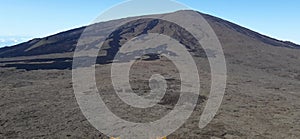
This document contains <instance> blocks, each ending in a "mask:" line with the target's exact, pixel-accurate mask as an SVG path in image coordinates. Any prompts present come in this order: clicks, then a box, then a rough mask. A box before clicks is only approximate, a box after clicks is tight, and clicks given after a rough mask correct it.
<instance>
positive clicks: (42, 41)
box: [0, 10, 300, 58]
mask: <svg viewBox="0 0 300 139" xmlns="http://www.w3.org/2000/svg"><path fill="white" fill-rule="evenodd" d="M180 12H186V13H188V12H191V13H198V14H200V15H202V16H203V17H204V18H205V19H206V20H207V21H208V23H209V24H210V25H211V26H214V25H212V24H219V25H221V26H223V27H226V28H228V29H230V30H232V31H234V32H238V33H240V34H243V35H245V36H247V37H249V38H252V39H254V40H257V41H260V42H263V43H265V44H268V45H272V46H276V47H287V48H295V49H299V48H300V45H298V44H295V43H292V42H289V41H282V40H278V39H275V38H272V37H268V36H266V35H263V34H260V33H258V32H255V31H252V30H250V29H247V28H245V27H242V26H240V25H237V24H235V23H232V22H229V21H227V20H224V19H221V18H218V17H215V16H211V15H208V14H204V13H201V12H198V11H192V10H182V11H176V12H173V13H166V14H177V13H180ZM166 14H156V16H161V15H166ZM148 16H150V15H145V16H137V17H127V18H121V19H115V20H111V21H105V22H98V23H95V24H91V25H89V26H100V28H101V30H100V31H102V30H105V28H106V27H112V26H114V25H117V24H118V23H120V22H121V21H126V20H130V19H138V18H147V17H148ZM86 27H88V26H83V27H79V28H74V29H71V30H67V31H63V32H60V33H57V34H54V35H50V36H47V37H44V38H36V39H32V40H30V41H28V42H24V43H21V44H17V45H14V46H9V47H3V48H0V58H9V57H19V56H36V55H45V54H55V53H68V52H74V50H75V48H76V44H77V40H78V39H79V38H80V36H81V33H82V32H83V31H84V29H85V28H86ZM213 29H214V28H213ZM214 30H215V29H214ZM218 37H219V36H218Z"/></svg>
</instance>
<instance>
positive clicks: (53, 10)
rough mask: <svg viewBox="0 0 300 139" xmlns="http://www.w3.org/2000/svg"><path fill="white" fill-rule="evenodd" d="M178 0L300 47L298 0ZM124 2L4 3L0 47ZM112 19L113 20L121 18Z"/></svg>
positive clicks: (43, 0) (74, 24)
mask: <svg viewBox="0 0 300 139" xmlns="http://www.w3.org/2000/svg"><path fill="white" fill-rule="evenodd" d="M141 1H147V0H141ZM161 1H163V0H161ZM177 1H178V2H180V3H183V4H185V5H187V6H189V7H191V8H192V9H195V10H198V11H200V12H203V13H207V14H210V15H214V16H217V17H220V18H223V19H226V20H229V21H231V22H234V23H237V24H239V25H242V26H244V27H247V28H249V29H252V30H254V31H258V32H260V33H262V34H265V35H268V36H271V37H274V38H277V39H280V40H288V41H292V42H296V43H298V44H300V35H299V34H300V27H299V25H300V24H299V23H300V8H299V7H300V1H298V0H290V1H286V0H285V1H284V0H247V1H246V0H230V1H225V0H222V1H212V0H177ZM121 2H124V0H89V1H84V0H1V1H0V19H1V22H0V47H1V45H2V46H3V45H7V44H8V43H9V40H10V42H11V43H9V44H15V43H19V42H22V41H24V40H28V39H31V38H36V37H45V36H48V35H52V34H54V33H58V32H61V31H64V30H68V29H72V28H75V27H80V26H84V25H88V24H89V23H91V22H92V21H93V20H95V19H96V18H97V17H98V16H99V15H100V14H101V13H103V12H104V11H106V10H107V9H109V8H111V7H112V6H114V5H117V4H119V3H121ZM162 5H163V3H162V4H161V5H160V6H162ZM137 7H139V6H137ZM149 7H151V6H149ZM152 7H156V6H152ZM166 9H168V8H167V7H166ZM170 9H171V8H170ZM139 14H147V13H143V12H141V13H139ZM112 16H113V17H110V18H114V17H116V18H118V16H115V15H112ZM103 20H105V19H103Z"/></svg>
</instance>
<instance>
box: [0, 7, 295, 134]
mask: <svg viewBox="0 0 300 139" xmlns="http://www.w3.org/2000/svg"><path fill="white" fill-rule="evenodd" d="M169 14H172V15H174V16H178V18H180V17H181V16H184V15H185V14H193V15H195V18H197V15H198V16H200V14H202V13H198V12H195V11H178V12H175V13H169ZM157 16H164V15H157ZM202 16H203V17H204V18H205V19H206V20H207V22H208V23H209V24H210V26H211V27H212V29H213V30H214V31H215V33H216V35H217V37H218V38H219V40H220V43H221V44H222V47H223V51H224V55H225V58H226V64H227V72H228V74H227V87H226V91H225V96H224V98H223V102H222V105H221V107H220V108H219V111H218V113H217V115H216V116H215V118H214V119H213V120H212V122H210V123H209V124H208V125H207V126H206V127H205V128H203V129H200V128H199V127H198V123H199V119H200V116H201V112H202V110H203V107H204V106H205V103H206V101H207V97H208V94H209V91H210V81H211V77H210V67H209V63H208V60H207V57H209V56H211V55H210V54H205V53H203V49H202V48H201V46H199V45H197V44H196V43H195V42H194V40H193V39H191V38H189V37H190V36H189V35H188V34H186V33H184V30H182V29H181V28H180V27H178V26H176V25H172V24H171V23H168V22H165V21H161V20H157V19H150V18H147V19H137V20H133V21H132V22H129V23H128V24H127V25H125V27H124V28H122V29H120V30H118V31H116V32H114V33H113V35H112V37H111V38H108V39H106V40H105V41H106V42H107V43H105V45H106V47H105V48H107V49H105V50H106V51H107V53H106V55H103V56H99V57H98V59H97V65H96V80H97V87H98V90H99V93H100V94H101V96H102V97H103V98H104V100H105V102H106V104H107V106H108V107H109V108H110V109H111V110H112V111H113V112H114V113H115V114H116V115H118V116H120V117H122V118H123V119H126V120H130V121H135V122H141V121H151V120H155V119H159V118H160V117H161V116H163V115H165V114H166V113H167V112H169V111H170V110H171V109H172V108H173V107H174V104H176V102H177V100H178V91H180V90H179V86H180V80H179V75H178V71H177V70H176V67H175V66H174V65H173V64H172V63H171V62H170V61H168V59H166V58H164V57H159V58H154V59H141V60H138V61H137V62H135V63H134V65H133V67H132V69H131V71H134V72H130V84H131V86H132V88H133V90H134V91H135V92H136V93H137V94H140V95H143V94H145V93H147V92H149V89H150V88H149V87H148V80H149V77H151V75H152V74H154V73H157V72H160V74H162V75H164V77H165V78H167V81H168V91H167V93H166V96H165V97H164V98H163V99H162V100H161V102H160V103H158V104H157V106H156V107H155V108H153V109H148V110H143V109H135V108H132V107H129V106H128V105H124V104H123V103H122V102H121V101H116V100H118V99H117V96H116V95H115V94H114V89H113V87H112V84H111V80H110V77H109V76H110V75H109V74H108V73H109V72H108V71H110V65H111V61H110V60H111V55H113V54H114V53H115V51H116V50H117V49H115V48H117V47H119V45H122V43H123V42H124V41H125V40H128V39H130V38H132V37H134V36H137V35H138V34H140V33H142V32H145V30H146V33H154V32H160V33H162V34H165V35H169V36H172V37H173V38H177V39H180V40H179V41H180V42H181V43H182V44H183V45H185V46H186V47H188V46H191V47H189V48H187V49H190V50H191V52H192V55H193V58H194V60H195V62H196V63H197V66H198V69H199V75H200V80H201V92H200V96H199V97H198V103H197V106H196V108H195V111H194V112H193V114H192V116H191V117H190V118H189V119H188V121H187V122H186V123H185V124H184V125H183V126H182V127H181V128H180V129H178V130H177V131H176V132H174V133H173V134H171V135H170V136H168V138H170V139H173V138H174V139H184V138H186V139H198V138H209V139H210V138H211V139H239V138H249V139H252V138H255V139H264V138H270V139H273V138H274V139H276V138H278V139H281V138H286V139H297V138H300V63H299V61H300V46H299V45H297V44H294V43H291V42H284V41H279V40H276V39H273V38H270V37H267V36H264V35H261V34H259V33H256V32H254V31H251V30H249V29H246V28H243V27H241V26H238V25H236V24H233V23H230V22H228V21H225V20H222V19H220V18H217V17H213V16H210V15H206V14H202ZM145 17H147V16H145ZM129 19H135V17H132V18H125V19H119V20H113V21H108V22H102V23H98V24H95V25H94V26H99V30H95V32H96V33H98V34H99V32H105V31H106V30H107V29H108V28H111V27H113V26H115V25H116V24H118V23H119V22H121V21H126V20H129ZM84 29H85V27H82V28H78V29H74V30H69V31H66V32H62V33H59V34H56V35H53V36H49V37H46V38H40V39H34V40H31V41H29V42H26V43H22V44H19V45H16V46H12V47H5V48H0V57H1V58H0V111H1V116H0V138H72V139H76V138H78V139H81V138H108V137H106V136H105V135H103V134H102V133H101V132H99V131H97V130H96V129H95V128H94V127H93V126H92V125H91V124H90V123H89V122H88V121H87V120H86V118H85V117H84V115H83V114H82V112H81V110H80V108H79V106H78V104H77V101H76V98H75V95H74V92H73V86H72V57H73V52H74V50H75V47H76V44H77V40H78V39H79V37H80V35H81V33H82V32H83V30H84ZM103 37H104V36H96V37H94V38H90V40H87V43H89V44H93V43H98V40H99V39H101V38H103ZM212 55H213V53H212Z"/></svg>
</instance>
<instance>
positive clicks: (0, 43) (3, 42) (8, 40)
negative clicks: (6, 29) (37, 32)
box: [0, 36, 32, 48]
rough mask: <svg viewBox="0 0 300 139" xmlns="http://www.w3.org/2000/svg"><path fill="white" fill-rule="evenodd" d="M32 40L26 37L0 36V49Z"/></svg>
mask: <svg viewBox="0 0 300 139" xmlns="http://www.w3.org/2000/svg"><path fill="white" fill-rule="evenodd" d="M30 39H32V37H27V36H0V48H1V47H5V46H12V45H16V44H19V43H22V42H26V41H29V40H30Z"/></svg>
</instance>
